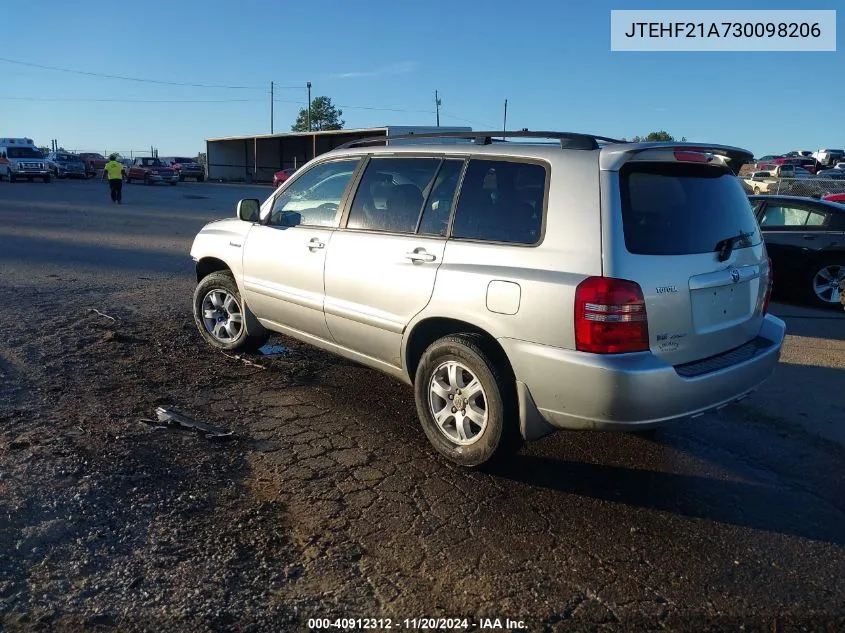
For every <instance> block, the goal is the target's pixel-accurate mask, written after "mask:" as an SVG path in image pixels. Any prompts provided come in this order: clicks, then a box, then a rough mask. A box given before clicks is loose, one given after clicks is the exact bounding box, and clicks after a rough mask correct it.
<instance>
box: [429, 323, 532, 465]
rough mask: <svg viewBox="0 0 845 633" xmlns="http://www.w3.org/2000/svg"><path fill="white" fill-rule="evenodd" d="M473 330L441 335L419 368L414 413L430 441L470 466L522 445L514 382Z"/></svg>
mask: <svg viewBox="0 0 845 633" xmlns="http://www.w3.org/2000/svg"><path fill="white" fill-rule="evenodd" d="M485 347H486V346H485V345H484V340H483V339H482V338H481V337H479V336H475V335H468V334H459V335H454V336H445V337H443V338H441V339H438V340H437V341H435V342H434V343H432V344H431V345H430V346H429V347H428V349H426V351H425V353H424V354H423V356H422V358H421V359H420V363H419V365H418V367H417V372H416V378H415V380H414V392H415V397H416V403H417V414H418V416H419V418H420V422H421V423H422V427H423V431H424V432H425V434H426V437H428V440H429V441H430V442H431V444H432V446H434V448H435V449H436V450H437V451H438V452H439V453H440V454H442V455H444V456H445V457H446V458H447V459H449V460H450V461H452V462H455V463H456V464H459V465H461V466H466V467H470V468H474V467H479V466H483V465H485V464H489V463H492V462H494V461H496V460H498V459H500V458H502V457H504V456H506V455H508V454H509V453H513V452H516V451H517V450H519V448H520V446H521V445H522V438H521V436H520V434H519V428H518V423H517V420H518V411H517V401H516V393H515V391H516V390H515V385H514V381H513V380H512V377H511V376H510V375H509V372H507V371H505V369H504V368H502V367H503V365H504V363H499V362H495V361H494V360H493V357H492V356H493V355H492V354H490V353H488V352H487V351H486V349H485Z"/></svg>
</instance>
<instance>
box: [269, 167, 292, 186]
mask: <svg viewBox="0 0 845 633" xmlns="http://www.w3.org/2000/svg"><path fill="white" fill-rule="evenodd" d="M295 171H296V169H294V168H290V169H281V170H279V171H277V172H276V173H275V174H273V189H276V188H277V187H278V186H279V185H281V184H282V183H283V182H285V181H286V180H287V179H288V178H290V177H291V176H293V174H294V172H295Z"/></svg>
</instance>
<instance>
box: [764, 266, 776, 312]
mask: <svg viewBox="0 0 845 633" xmlns="http://www.w3.org/2000/svg"><path fill="white" fill-rule="evenodd" d="M774 284H775V271H774V269H773V268H772V258H771V257H769V272H768V280H767V284H766V294H765V296H764V297H763V316H765V315H766V314H767V313H768V312H769V299H770V298H771V296H772V286H774Z"/></svg>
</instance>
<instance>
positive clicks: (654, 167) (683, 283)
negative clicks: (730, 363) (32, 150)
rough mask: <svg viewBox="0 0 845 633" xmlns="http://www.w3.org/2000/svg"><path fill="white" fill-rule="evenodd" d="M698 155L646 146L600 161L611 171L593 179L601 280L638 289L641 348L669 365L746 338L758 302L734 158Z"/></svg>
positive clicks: (754, 230) (762, 296)
mask: <svg viewBox="0 0 845 633" xmlns="http://www.w3.org/2000/svg"><path fill="white" fill-rule="evenodd" d="M629 147H630V146H629ZM713 148H714V149H717V148H716V147H715V146H713ZM707 149H708V148H702V147H700V146H699V147H695V148H693V149H690V148H689V146H679V147H656V148H648V147H646V148H639V149H637V150H633V151H631V152H630V153H629V154H627V155H625V154H624V153H622V154H620V155H617V156H615V158H614V160H605V158H606V157H604V156H603V157H602V162H603V163H611V166H612V167H616V169H615V170H610V171H608V172H607V173H606V175H605V174H603V179H602V181H603V183H605V185H604V186H605V188H606V192H607V197H608V198H609V200H608V201H607V202H608V203H609V204H606V205H603V207H604V209H605V214H606V215H607V216H608V218H607V219H608V221H607V222H605V223H604V224H605V225H606V229H605V237H606V241H605V262H606V270H605V275H606V276H609V277H616V278H621V279H627V280H631V281H634V282H636V283H637V284H639V286H640V288H641V289H642V293H643V298H644V301H645V310H646V321H647V327H648V346H649V348H650V350H651V352H652V353H653V354H655V355H657V356H659V357H661V358H663V359H665V360H666V361H667V362H670V363H671V364H673V365H678V364H683V363H688V362H692V361H696V360H700V359H703V358H708V357H710V356H715V355H717V354H720V353H723V352H725V351H728V350H731V349H734V348H737V347H740V346H742V345H744V344H745V343H747V342H749V341H751V340H753V339H755V338H756V337H757V335H758V333H759V332H760V328H761V326H762V322H763V316H764V306H765V304H766V301H767V290H768V287H769V277H768V276H769V262H768V257H767V255H766V250H765V246H764V243H763V238H762V235H761V233H760V230H759V227H758V225H757V221H756V219H755V217H754V213H753V211H752V208H751V204H750V202H749V200H748V198H747V196H746V194H745V192H744V190H743V188H742V185H741V183H740V182H739V179H738V178H737V177H736V176H735V174H734V172H733V171H732V170H731V169H730V168H729V164H730V162H731V161H732V160H733V161H737V159H739V162H741V161H742V159H743V155H742V154H741V153H736V152H726V153H725V154H728V155H729V156H730V158H728V156H725V155H719V154H714V153H712V152H710V151H707ZM605 151H607V150H603V152H605ZM737 151H738V152H739V150H737ZM616 153H617V154H618V150H617V151H616ZM747 159H750V155H749V156H748V158H747ZM738 167H739V166H738V165H736V169H737V170H738ZM603 193H604V191H603Z"/></svg>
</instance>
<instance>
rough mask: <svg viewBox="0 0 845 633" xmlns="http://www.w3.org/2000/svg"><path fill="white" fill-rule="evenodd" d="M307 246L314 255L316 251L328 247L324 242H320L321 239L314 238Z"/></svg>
mask: <svg viewBox="0 0 845 633" xmlns="http://www.w3.org/2000/svg"><path fill="white" fill-rule="evenodd" d="M306 246H308V248H309V249H310V251H311V252H312V253H313V252H314V251H315V250H317V249H318V248H325V247H326V245H325V244H324V243H323V242H321V241H320V238H319V237H312V238H311V239H310V240H309V241H308V244H306Z"/></svg>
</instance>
